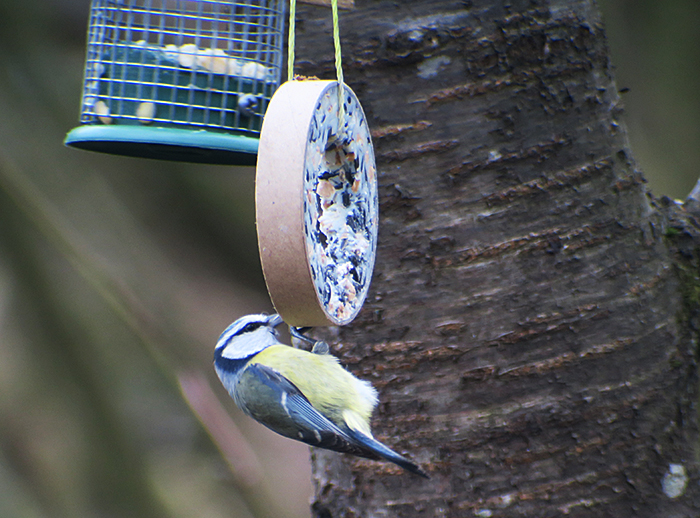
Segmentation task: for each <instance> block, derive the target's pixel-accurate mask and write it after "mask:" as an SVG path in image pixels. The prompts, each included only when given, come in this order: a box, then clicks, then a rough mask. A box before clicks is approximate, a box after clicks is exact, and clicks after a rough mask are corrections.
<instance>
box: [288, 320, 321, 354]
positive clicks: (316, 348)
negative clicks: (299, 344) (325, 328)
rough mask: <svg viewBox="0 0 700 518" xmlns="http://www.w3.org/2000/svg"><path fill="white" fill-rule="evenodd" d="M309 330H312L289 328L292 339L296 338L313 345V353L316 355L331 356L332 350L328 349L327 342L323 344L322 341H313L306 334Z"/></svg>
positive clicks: (307, 328)
mask: <svg viewBox="0 0 700 518" xmlns="http://www.w3.org/2000/svg"><path fill="white" fill-rule="evenodd" d="M309 329H311V328H310V327H294V326H289V334H291V335H292V337H294V338H296V339H297V340H301V341H303V342H306V343H308V344H311V345H312V347H311V352H312V353H314V354H330V352H331V349H330V347H328V344H327V343H326V342H323V341H321V340H319V341H316V340H312V339H311V338H309V337H308V336H306V335H305V334H304V333H305V332H306V331H308V330H309Z"/></svg>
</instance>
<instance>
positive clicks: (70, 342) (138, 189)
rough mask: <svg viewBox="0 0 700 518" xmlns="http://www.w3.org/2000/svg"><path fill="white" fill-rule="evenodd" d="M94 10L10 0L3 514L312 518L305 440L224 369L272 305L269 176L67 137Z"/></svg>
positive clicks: (3, 237)
mask: <svg viewBox="0 0 700 518" xmlns="http://www.w3.org/2000/svg"><path fill="white" fill-rule="evenodd" d="M88 8H89V4H88V2H87V1H81V2H77V1H76V2H70V1H58V0H56V1H53V2H46V1H39V0H29V1H27V2H11V1H9V0H3V1H1V2H0V337H2V338H1V342H0V516H3V517H9V518H11V517H15V516H16V517H33V516H36V517H43V516H47V517H49V516H50V517H61V516H65V517H77V516H129V517H154V518H157V517H185V516H188V517H189V516H201V517H252V516H256V517H279V516H285V517H287V516H289V517H296V516H298V517H302V516H308V515H309V509H308V500H309V496H310V493H311V483H310V468H309V462H308V449H307V448H306V447H305V446H303V445H300V444H298V443H295V442H292V441H288V440H286V439H282V438H280V437H278V436H276V435H274V434H273V433H272V432H269V431H267V430H266V429H264V428H262V427H260V426H259V425H257V423H254V422H253V421H252V420H250V419H248V418H246V417H244V416H242V414H241V413H240V412H239V411H238V410H237V409H235V406H234V405H233V403H232V401H231V400H230V399H229V398H228V396H227V395H226V394H225V392H224V390H223V388H222V387H221V386H220V383H219V381H218V380H217V379H216V376H215V374H214V373H213V368H212V355H213V346H214V343H215V342H216V340H217V338H218V335H219V334H220V332H221V331H222V330H223V329H224V328H225V327H226V326H227V325H228V324H229V323H230V322H231V321H232V320H233V319H235V318H237V317H238V316H240V315H242V314H245V313H249V312H253V311H270V310H271V308H270V305H269V300H268V298H267V295H266V293H265V287H264V282H263V280H262V276H261V271H260V265H259V260H258V255H257V244H256V239H255V226H254V205H253V204H254V201H253V179H254V178H253V177H254V171H253V169H252V168H233V167H216V166H194V165H188V164H179V163H168V162H157V161H146V160H136V159H129V158H123V157H114V156H108V155H99V154H94V153H88V152H82V151H76V150H72V149H68V148H65V147H64V146H63V144H62V141H63V138H64V136H65V134H66V132H67V131H68V130H69V129H71V128H72V127H73V126H75V125H76V124H77V119H78V111H79V109H78V107H79V102H80V89H81V81H82V67H83V62H84V59H85V33H86V28H87V25H86V24H87V15H88ZM232 417H233V419H232Z"/></svg>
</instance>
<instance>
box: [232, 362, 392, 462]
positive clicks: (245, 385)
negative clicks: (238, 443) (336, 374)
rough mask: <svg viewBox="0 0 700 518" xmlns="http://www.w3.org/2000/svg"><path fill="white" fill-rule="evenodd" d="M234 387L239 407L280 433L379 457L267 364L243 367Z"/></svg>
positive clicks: (334, 447)
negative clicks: (239, 403)
mask: <svg viewBox="0 0 700 518" xmlns="http://www.w3.org/2000/svg"><path fill="white" fill-rule="evenodd" d="M237 390H238V392H239V396H240V398H239V400H240V401H242V402H244V404H245V406H244V407H242V410H243V411H244V412H246V413H247V414H248V415H250V416H251V417H252V418H253V419H255V420H256V421H258V422H259V423H261V424H264V425H265V426H267V427H268V428H270V429H271V430H273V431H274V432H277V433H279V434H280V435H284V436H285V437H289V438H290V439H295V440H297V441H302V442H305V443H306V444H310V445H311V446H316V447H319V448H325V449H328V450H334V451H338V452H341V453H350V454H353V455H358V456H360V457H366V458H368V459H379V455H377V454H376V453H374V452H372V451H371V450H369V449H367V448H366V447H364V446H363V445H361V444H358V443H356V442H355V440H354V439H353V438H352V437H351V436H350V435H349V434H348V433H347V431H345V430H343V429H341V428H340V427H339V426H337V425H336V424H335V423H333V422H332V421H331V420H330V419H328V418H327V417H325V416H324V415H323V414H321V413H320V412H319V411H318V410H316V409H315V408H314V407H313V406H312V405H311V403H310V402H309V400H308V399H306V396H304V394H302V392H301V391H300V390H299V389H298V388H297V387H296V385H294V383H292V382H291V381H289V380H288V379H287V378H285V377H284V376H282V375H281V374H280V373H279V372H277V371H276V370H274V369H272V368H270V367H266V366H265V365H261V364H259V363H256V364H251V365H249V366H248V367H246V369H245V370H244V371H243V373H242V374H241V377H240V379H239V381H238V387H237ZM248 394H249V396H248Z"/></svg>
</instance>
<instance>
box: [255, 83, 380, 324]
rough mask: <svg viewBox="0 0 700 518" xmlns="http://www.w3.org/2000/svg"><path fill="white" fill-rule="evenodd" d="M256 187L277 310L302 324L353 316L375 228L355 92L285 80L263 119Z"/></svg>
mask: <svg viewBox="0 0 700 518" xmlns="http://www.w3.org/2000/svg"><path fill="white" fill-rule="evenodd" d="M339 85H340V86H341V87H342V102H341V101H340V99H341V96H339V95H338V90H339ZM339 103H341V106H342V109H339ZM255 183H256V186H255V206H256V222H257V228H258V246H259V248H260V258H261V262H262V266H263V272H264V274H265V282H266V283H267V289H268V292H269V293H270V298H271V299H272V302H273V304H274V306H275V309H276V310H277V312H278V313H279V314H280V315H281V316H282V318H284V321H285V322H286V323H287V324H290V325H293V326H299V327H301V326H327V325H345V324H348V323H349V322H351V321H352V320H353V319H354V318H355V316H356V315H357V313H358V312H359V311H360V309H361V307H362V304H363V303H364V300H365V298H366V296H367V292H368V290H369V284H370V280H371V277H372V270H373V268H374V261H375V255H376V247H377V229H378V224H379V202H378V190H377V167H376V163H375V157H374V149H373V147H372V139H371V136H370V131H369V127H368V125H367V120H366V117H365V114H364V112H363V110H362V107H361V105H360V103H359V101H358V99H357V97H356V96H355V94H354V93H353V91H352V90H351V89H350V88H349V87H347V86H346V85H344V84H342V83H339V82H337V81H288V82H286V83H284V84H283V85H282V86H281V87H280V88H279V89H278V90H277V92H276V93H275V95H274V97H273V98H272V101H271V102H270V106H269V108H268V111H267V114H266V116H265V121H264V123H263V128H262V134H261V137H260V152H259V154H258V164H257V171H256V182H255Z"/></svg>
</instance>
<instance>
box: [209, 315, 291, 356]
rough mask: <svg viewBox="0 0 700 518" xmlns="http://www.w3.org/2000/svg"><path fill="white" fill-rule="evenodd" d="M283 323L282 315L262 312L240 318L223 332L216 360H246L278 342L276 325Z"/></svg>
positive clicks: (218, 343)
mask: <svg viewBox="0 0 700 518" xmlns="http://www.w3.org/2000/svg"><path fill="white" fill-rule="evenodd" d="M281 323H282V317H281V316H279V315H277V314H274V315H266V314H264V313H261V314H259V315H247V316H245V317H241V318H239V319H238V320H236V321H235V322H234V323H233V324H231V325H230V326H228V327H227V328H226V330H225V331H224V332H223V333H221V336H220V337H219V341H218V342H217V344H216V349H215V353H214V358H215V361H216V362H219V360H224V361H225V360H233V361H235V360H245V359H247V358H250V357H251V356H254V355H256V354H258V353H259V352H260V351H262V350H263V349H265V348H267V347H269V346H271V345H275V344H278V343H279V340H278V338H277V330H276V329H275V327H277V326H278V325H280V324H281Z"/></svg>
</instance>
